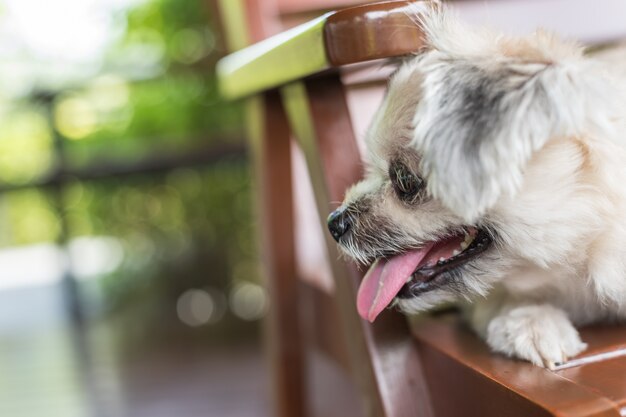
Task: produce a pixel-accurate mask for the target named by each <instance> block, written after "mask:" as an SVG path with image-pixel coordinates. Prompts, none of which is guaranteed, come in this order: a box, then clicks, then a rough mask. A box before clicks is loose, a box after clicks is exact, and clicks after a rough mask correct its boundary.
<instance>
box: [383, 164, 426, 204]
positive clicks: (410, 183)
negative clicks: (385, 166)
mask: <svg viewBox="0 0 626 417" xmlns="http://www.w3.org/2000/svg"><path fill="white" fill-rule="evenodd" d="M389 178H391V184H392V185H393V188H394V190H395V191H396V194H398V197H399V198H400V199H401V200H403V201H411V200H413V199H414V198H415V196H417V194H418V193H419V192H420V191H421V189H422V188H423V186H424V181H423V180H422V179H421V178H420V177H418V176H417V175H415V174H414V173H413V172H411V171H410V170H409V168H407V166H406V165H404V164H401V163H397V164H393V165H392V166H391V167H390V168H389Z"/></svg>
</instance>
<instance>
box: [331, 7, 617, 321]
mask: <svg viewBox="0 0 626 417" xmlns="http://www.w3.org/2000/svg"><path fill="white" fill-rule="evenodd" d="M419 24H420V25H421V26H422V27H423V28H424V31H425V33H426V35H427V39H428V45H429V46H428V48H426V49H425V50H424V51H422V52H421V53H420V54H418V55H416V56H414V57H412V58H410V59H408V60H406V61H405V62H403V63H402V64H400V65H399V67H398V69H397V71H396V72H395V74H394V75H393V76H392V78H391V80H390V83H389V87H388V91H387V94H386V96H385V98H384V101H383V103H382V105H381V107H380V109H379V110H378V112H377V114H376V116H375V118H374V120H373V122H372V125H371V127H370V129H369V131H368V136H367V139H366V141H367V148H368V155H367V161H366V163H367V173H366V177H365V179H364V180H363V181H361V182H359V183H358V184H356V185H354V186H353V187H352V188H351V189H350V190H349V191H348V192H347V194H346V197H345V200H344V202H343V204H342V206H341V207H340V208H339V209H338V210H336V211H335V212H333V213H332V214H331V215H330V217H329V229H330V231H331V233H332V235H333V237H334V238H335V239H336V240H337V242H338V243H339V245H340V247H341V249H342V251H343V252H344V253H345V254H347V255H348V256H349V257H351V258H353V259H354V260H356V261H359V262H360V263H363V264H369V263H372V262H374V261H376V263H375V265H374V266H373V267H372V268H371V269H370V271H369V273H368V274H367V275H366V277H365V278H364V280H363V282H362V284H361V287H360V289H359V295H358V300H357V306H358V309H359V312H360V314H361V316H363V317H364V318H366V319H369V320H373V319H374V318H375V317H376V316H377V315H378V314H379V313H380V312H381V311H382V310H383V309H384V308H385V307H387V306H388V305H389V304H392V303H393V302H395V303H397V305H398V306H399V307H400V308H401V309H403V310H405V311H407V312H417V311H420V310H424V309H427V308H430V307H432V306H434V305H436V304H439V303H441V302H444V301H453V300H455V299H457V298H459V296H462V297H465V298H469V299H471V298H472V297H474V296H476V295H484V294H486V293H487V292H488V291H489V290H490V289H491V288H492V287H493V285H494V284H495V283H496V282H498V281H499V280H501V279H502V277H503V276H504V272H505V271H506V270H507V269H508V268H511V267H513V266H514V265H515V264H518V263H520V262H521V260H524V261H532V262H534V263H535V264H537V265H542V266H545V265H549V264H550V263H551V262H565V261H566V257H567V256H569V254H570V253H571V252H572V251H574V250H575V247H576V242H575V240H576V239H578V238H580V236H582V234H583V232H584V230H587V229H590V228H593V227H595V223H594V221H593V220H586V219H587V217H585V216H586V215H587V213H589V212H591V211H593V210H591V209H590V208H589V204H592V203H590V202H589V201H588V199H589V198H600V197H598V196H594V195H588V194H585V192H587V191H585V190H587V188H589V181H592V180H591V179H590V178H591V177H592V176H593V175H595V174H594V173H593V172H595V171H594V170H595V168H593V164H594V162H593V161H592V160H591V159H593V158H592V155H593V154H594V152H595V150H594V149H595V148H594V146H595V145H594V140H595V138H599V137H605V136H606V135H607V133H606V132H608V131H609V130H610V126H611V124H612V122H613V121H612V119H611V118H612V115H613V114H614V112H613V111H612V109H613V107H612V104H611V103H610V101H611V100H610V96H611V94H610V93H609V92H610V90H611V85H610V82H608V81H607V79H606V78H605V77H604V76H603V75H602V74H601V71H600V70H598V69H597V68H596V66H595V65H594V63H593V61H591V60H590V59H588V58H586V57H584V56H583V54H582V49H581V48H579V47H578V46H577V45H575V44H572V43H567V42H563V41H560V40H558V39H556V38H555V37H553V36H551V35H549V34H547V33H543V32H538V33H536V34H534V35H532V36H529V37H527V38H522V39H519V38H518V39H513V38H507V37H503V36H499V35H495V34H491V33H487V32H484V31H482V30H474V29H468V28H466V27H463V26H462V25H461V24H460V23H458V21H457V20H456V19H454V18H452V17H450V15H449V13H448V12H446V11H442V10H441V9H438V10H433V11H432V12H430V13H427V14H426V15H424V16H422V17H421V18H419ZM596 148H597V147H596ZM589 193H593V192H592V191H589ZM587 221H588V224H585V225H582V224H580V223H581V222H587ZM394 300H395V301H394Z"/></svg>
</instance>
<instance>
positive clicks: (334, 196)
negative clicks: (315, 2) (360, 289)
mask: <svg viewBox="0 0 626 417" xmlns="http://www.w3.org/2000/svg"><path fill="white" fill-rule="evenodd" d="M282 95H283V98H284V100H285V107H286V110H287V114H288V115H289V120H290V123H291V126H292V130H293V131H294V134H295V136H296V137H297V138H298V142H299V144H300V146H301V148H302V149H303V152H304V154H305V156H306V160H307V164H308V168H309V172H310V173H311V180H312V183H313V189H314V191H315V196H316V202H317V207H318V211H319V215H320V218H321V219H322V220H325V218H326V216H327V214H328V212H329V211H330V210H331V208H332V207H331V206H330V205H329V203H328V202H329V201H339V200H341V199H342V198H343V193H344V190H345V189H346V187H347V186H348V185H350V184H352V183H354V182H355V181H356V180H358V179H359V178H360V177H361V175H362V165H361V162H360V155H359V151H358V147H357V145H356V142H355V136H354V131H353V129H352V126H351V123H350V117H349V114H348V107H347V104H346V101H345V92H344V91H343V87H342V84H341V81H340V80H339V77H338V75H337V74H335V75H329V76H327V77H320V78H316V79H311V80H309V81H307V85H306V88H305V87H304V86H303V85H302V84H299V83H298V84H292V85H290V86H287V87H285V88H283V89H282ZM325 237H326V238H327V248H328V251H329V259H330V260H331V267H332V269H333V276H334V278H335V288H336V294H335V299H336V301H337V303H338V306H337V307H338V311H339V313H340V314H339V318H340V320H341V325H342V329H343V331H344V337H345V342H346V344H347V346H348V352H349V358H350V361H351V370H352V373H353V375H354V382H355V384H356V385H357V386H358V387H359V392H360V393H361V394H362V399H363V402H364V404H366V407H365V409H366V410H367V412H368V415H369V416H386V417H402V416H412V415H415V416H420V417H429V416H431V415H432V414H431V412H430V403H429V400H428V394H427V392H426V389H425V383H424V381H423V380H421V375H422V371H421V364H420V361H419V358H418V355H417V351H416V349H415V346H414V344H413V342H412V340H411V338H410V335H409V331H408V328H407V325H406V321H405V319H404V318H403V317H402V316H401V315H399V314H397V313H394V312H392V311H387V312H385V313H383V314H382V315H381V317H380V318H379V319H378V320H377V323H376V324H375V325H373V326H372V325H370V324H368V323H366V322H364V321H363V320H361V319H360V318H359V316H358V314H357V312H356V308H355V304H354V303H355V299H356V291H357V286H358V281H359V280H360V278H361V276H362V272H361V271H358V270H357V269H356V268H355V267H354V266H353V265H346V264H345V263H343V262H340V261H339V258H338V253H337V247H336V244H335V242H334V241H332V240H331V239H330V237H329V235H328V234H326V235H325ZM408 398H410V399H411V400H410V401H407V399H408Z"/></svg>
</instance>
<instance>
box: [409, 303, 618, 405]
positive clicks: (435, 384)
mask: <svg viewBox="0 0 626 417" xmlns="http://www.w3.org/2000/svg"><path fill="white" fill-rule="evenodd" d="M412 330H413V333H414V335H415V337H416V339H417V341H418V343H419V347H420V352H421V354H422V355H423V357H422V359H423V363H424V367H425V370H426V377H427V380H428V383H429V388H430V392H431V393H432V401H433V407H434V408H435V414H436V415H437V416H438V417H439V416H442V417H446V416H456V415H461V414H455V413H460V412H465V413H466V414H463V415H472V416H473V415H476V416H490V415H494V416H498V415H507V416H520V417H521V416H535V415H536V416H541V415H551V416H563V417H565V416H568V417H583V416H584V417H587V416H607V417H608V416H613V417H617V416H619V415H620V408H622V407H623V404H624V402H623V401H624V398H626V392H625V390H626V374H625V373H624V367H625V366H626V358H622V359H614V360H610V361H606V362H601V363H597V364H593V365H588V366H584V367H578V368H571V369H568V370H564V371H560V372H552V371H549V370H546V369H543V368H540V367H537V366H534V365H531V364H530V363H527V362H523V361H518V360H512V359H509V358H506V357H504V356H502V355H498V354H494V353H492V352H490V350H489V349H488V348H487V346H486V345H485V343H484V342H483V341H482V340H480V339H479V338H478V337H477V336H475V335H474V334H473V333H472V332H471V331H470V330H469V329H467V328H466V327H465V326H464V325H463V324H462V323H461V322H460V320H459V318H458V317H457V316H456V315H446V316H442V317H438V318H429V317H424V318H422V319H420V320H417V321H416V322H415V323H414V324H413V326H412ZM602 333H603V335H601V336H598V332H597V330H595V329H589V330H586V329H584V330H583V332H582V336H583V339H584V340H586V341H588V342H589V343H590V344H591V345H592V346H595V347H596V348H600V347H601V346H603V349H610V348H611V347H612V346H614V345H613V343H614V342H615V339H616V338H617V336H616V335H620V334H621V335H624V328H621V327H620V328H614V329H611V330H610V331H609V330H607V331H606V332H602ZM450 398H454V399H455V400H454V401H450ZM463 410H465V411H463ZM467 410H471V412H470V413H469V414H467Z"/></svg>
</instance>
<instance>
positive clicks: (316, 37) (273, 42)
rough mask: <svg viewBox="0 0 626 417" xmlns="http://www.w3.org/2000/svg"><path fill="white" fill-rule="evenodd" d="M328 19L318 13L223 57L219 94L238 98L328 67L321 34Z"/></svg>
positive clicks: (326, 16)
mask: <svg viewBox="0 0 626 417" xmlns="http://www.w3.org/2000/svg"><path fill="white" fill-rule="evenodd" d="M327 18H328V15H324V16H321V17H319V18H317V19H315V20H312V21H310V22H308V23H305V24H304V25H301V26H298V27H295V28H293V29H291V30H289V31H286V32H283V33H281V34H280V35H276V36H273V37H271V38H269V39H266V40H265V41H262V42H259V43H257V44H255V45H252V46H250V47H248V48H245V49H243V50H241V51H238V52H235V53H233V54H231V55H229V56H227V57H226V58H223V59H222V60H221V61H220V62H219V63H218V65H217V75H218V77H219V82H220V91H221V92H222V94H223V95H224V96H225V97H227V98H231V99H233V98H239V97H243V96H246V95H250V94H253V93H256V92H259V91H261V90H264V89H268V88H272V87H276V86H279V85H281V84H284V83H286V82H289V81H292V80H296V79H299V78H302V77H306V76H309V75H311V74H314V73H316V72H319V71H322V70H324V69H326V68H328V67H329V65H330V64H329V63H328V60H327V59H326V52H325V48H324V37H323V33H324V23H325V22H326V19H327Z"/></svg>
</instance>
